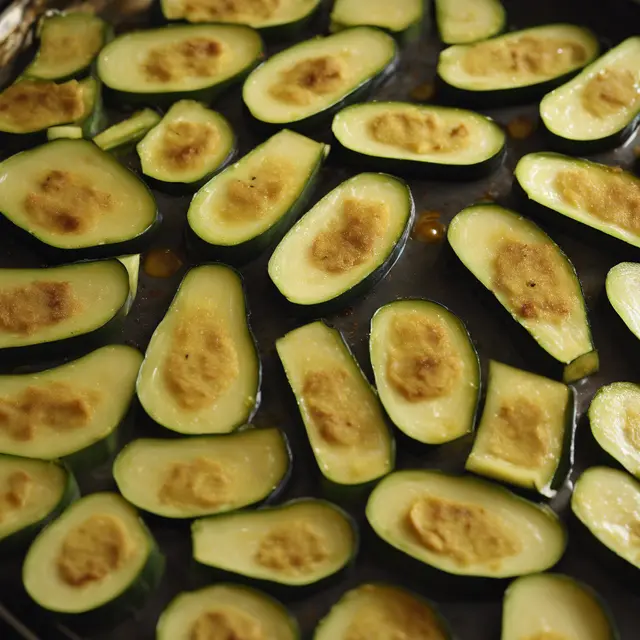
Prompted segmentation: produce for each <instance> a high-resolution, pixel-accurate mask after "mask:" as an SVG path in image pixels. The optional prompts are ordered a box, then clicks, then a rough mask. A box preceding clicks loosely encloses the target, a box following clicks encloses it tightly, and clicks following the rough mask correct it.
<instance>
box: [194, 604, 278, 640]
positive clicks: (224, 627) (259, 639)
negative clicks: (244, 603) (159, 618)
mask: <svg viewBox="0 0 640 640" xmlns="http://www.w3.org/2000/svg"><path fill="white" fill-rule="evenodd" d="M189 640H269V639H268V638H267V636H265V634H264V631H263V627H262V624H260V621H259V620H257V619H256V618H254V617H252V616H249V615H247V614H246V613H244V612H243V611H241V610H240V609H236V608H230V607H226V608H224V609H214V610H211V611H205V612H204V613H202V614H200V615H199V616H198V618H197V619H196V621H195V622H194V623H193V625H192V627H191V630H190V632H189Z"/></svg>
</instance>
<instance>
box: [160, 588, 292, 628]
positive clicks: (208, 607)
mask: <svg viewBox="0 0 640 640" xmlns="http://www.w3.org/2000/svg"><path fill="white" fill-rule="evenodd" d="M207 632H208V633H209V635H211V634H213V635H212V637H213V638H215V636H216V634H217V633H222V634H223V635H222V636H221V638H224V637H227V638H239V639H240V640H242V638H245V637H246V638H247V639H249V638H256V639H257V638H265V639H267V638H268V639H269V640H300V628H299V627H298V622H297V620H296V619H295V618H294V617H293V615H291V613H289V611H287V609H286V608H285V607H284V605H283V604H281V603H280V602H278V601H277V600H275V599H274V598H272V597H271V596H268V595H267V594H266V593H263V592H262V591H258V590H257V589H251V588H250V587H244V586H240V585H237V584H216V585H213V586H211V587H205V588H204V589H198V590H197V591H188V592H183V593H179V594H178V595H177V596H176V597H175V598H174V599H173V600H172V601H171V602H170V603H169V604H168V605H167V608H166V609H165V610H164V611H163V612H162V615H161V616H160V619H159V620H158V626H157V627H156V638H157V640H178V639H183V638H191V637H193V638H199V637H201V636H202V634H203V633H207ZM225 633H227V636H225V635H224V634H225ZM229 634H230V635H229ZM202 637H205V638H208V637H209V636H207V635H204V636H202Z"/></svg>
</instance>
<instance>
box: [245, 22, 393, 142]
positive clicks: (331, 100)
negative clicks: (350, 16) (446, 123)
mask: <svg viewBox="0 0 640 640" xmlns="http://www.w3.org/2000/svg"><path fill="white" fill-rule="evenodd" d="M397 59H398V49H397V46H396V43H395V41H394V39H393V38H392V37H391V36H389V35H387V34H386V33H384V32H383V31H380V30H379V29H374V28H371V27H353V28H352V29H345V30H344V31H341V32H339V33H336V34H334V35H330V36H327V37H324V38H320V37H317V38H313V39H312V40H307V41H305V42H301V43H300V44H296V45H294V46H292V47H290V48H289V49H285V50H284V51H281V52H280V53H277V54H275V55H274V56H272V57H271V58H269V59H268V60H267V61H266V62H265V63H264V64H262V65H261V66H260V67H258V68H257V69H256V70H255V71H253V72H252V73H251V75H250V76H249V77H248V78H247V79H246V81H245V83H244V87H243V88H242V98H243V100H244V104H245V105H246V107H247V109H248V110H249V113H250V114H251V116H253V118H254V119H255V120H256V122H257V123H258V124H259V125H263V126H265V127H269V128H274V127H275V128H282V127H288V128H289V129H296V130H314V129H316V127H318V126H319V125H321V124H323V123H324V122H326V121H327V120H329V119H330V118H331V117H332V116H333V115H334V114H335V113H336V112H337V111H339V110H340V109H342V108H343V107H345V106H347V105H349V104H352V103H354V102H357V101H358V100H361V99H364V98H366V97H367V96H368V95H369V94H370V93H371V92H372V91H373V90H374V89H375V88H376V87H377V86H378V85H379V84H380V83H381V82H383V81H384V80H385V79H386V78H387V76H388V75H389V74H390V73H391V72H392V71H393V69H394V68H395V66H396V63H397Z"/></svg>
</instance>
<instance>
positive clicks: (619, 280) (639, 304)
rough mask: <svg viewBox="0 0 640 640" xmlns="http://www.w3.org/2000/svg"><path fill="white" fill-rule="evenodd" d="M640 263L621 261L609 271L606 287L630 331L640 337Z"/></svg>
mask: <svg viewBox="0 0 640 640" xmlns="http://www.w3.org/2000/svg"><path fill="white" fill-rule="evenodd" d="M639 286H640V264H637V263H635V262H621V263H620V264H617V265H616V266H615V267H612V268H611V269H610V270H609V273H607V279H606V281H605V289H606V291H607V298H608V299H609V303H610V304H611V306H612V307H613V308H614V310H615V312H616V313H617V314H618V315H619V316H620V317H621V318H622V321H623V322H624V323H625V324H626V325H627V327H628V328H629V331H631V333H633V335H634V336H635V337H636V338H638V339H640V294H639V293H638V287H639Z"/></svg>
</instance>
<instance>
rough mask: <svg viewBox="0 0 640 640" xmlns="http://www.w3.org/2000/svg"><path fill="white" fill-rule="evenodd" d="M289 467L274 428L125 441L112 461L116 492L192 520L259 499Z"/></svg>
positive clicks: (274, 487)
mask: <svg viewBox="0 0 640 640" xmlns="http://www.w3.org/2000/svg"><path fill="white" fill-rule="evenodd" d="M290 471H291V453H290V450H289V445H288V443H287V440H286V437H285V435H284V433H283V432H282V431H280V430H279V429H247V430H245V431H241V432H239V433H234V434H231V435H223V436H208V437H200V438H198V437H193V438H183V439H171V440H166V439H165V440H158V439H154V440H152V439H140V440H134V441H133V442H132V443H130V444H128V445H127V446H126V447H125V448H124V449H123V450H122V451H121V452H120V453H119V454H118V457H117V458H116V460H115V462H114V464H113V477H114V479H115V481H116V484H117V485H118V489H119V490H120V493H121V494H122V495H123V496H124V497H125V498H126V499H127V500H128V501H129V502H131V503H132V504H134V505H135V506H136V507H138V508H139V509H143V510H145V511H148V512H150V513H154V514H156V515H159V516H162V517H164V518H198V517H200V516H208V515H213V514H217V513H224V512H226V511H235V510H236V509H240V508H242V507H248V506H250V505H256V504H258V503H261V502H264V501H265V500H267V499H270V498H272V497H273V496H274V494H275V493H276V492H279V490H280V489H282V488H283V486H284V484H285V483H286V481H287V479H288V477H289V474H290Z"/></svg>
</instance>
